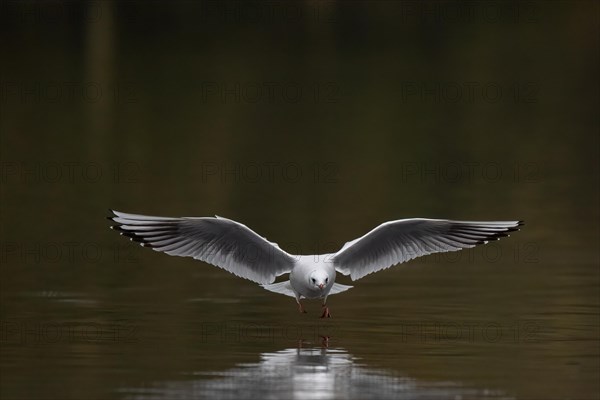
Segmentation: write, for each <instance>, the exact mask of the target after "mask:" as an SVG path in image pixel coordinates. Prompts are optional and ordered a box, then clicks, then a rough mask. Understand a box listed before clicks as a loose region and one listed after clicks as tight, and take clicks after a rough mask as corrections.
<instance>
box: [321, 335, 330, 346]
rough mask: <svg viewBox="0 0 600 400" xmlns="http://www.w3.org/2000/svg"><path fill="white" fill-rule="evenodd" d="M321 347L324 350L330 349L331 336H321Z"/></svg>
mask: <svg viewBox="0 0 600 400" xmlns="http://www.w3.org/2000/svg"><path fill="white" fill-rule="evenodd" d="M321 346H322V347H324V348H328V347H329V336H321Z"/></svg>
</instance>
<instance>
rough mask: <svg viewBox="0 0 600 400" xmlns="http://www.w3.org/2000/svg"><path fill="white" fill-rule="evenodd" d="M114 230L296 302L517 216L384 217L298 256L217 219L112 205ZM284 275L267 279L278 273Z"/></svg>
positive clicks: (464, 243)
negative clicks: (332, 248) (324, 249)
mask: <svg viewBox="0 0 600 400" xmlns="http://www.w3.org/2000/svg"><path fill="white" fill-rule="evenodd" d="M111 212H112V213H113V216H111V217H109V219H111V220H113V221H114V222H116V223H117V225H115V226H113V227H112V228H114V229H117V230H119V231H120V232H121V234H122V235H126V236H129V237H130V238H131V239H132V240H136V241H138V242H140V243H141V245H142V246H147V247H150V248H153V249H154V250H156V251H161V252H165V253H167V254H169V255H175V256H185V257H193V258H195V259H198V260H202V261H204V262H207V263H209V264H213V265H216V266H218V267H220V268H223V269H225V270H227V271H229V272H231V273H233V274H235V275H237V276H239V277H242V278H245V279H249V280H251V281H254V282H256V283H259V284H261V286H262V287H263V288H265V289H267V290H269V291H272V292H275V293H280V294H284V295H286V296H291V297H294V298H296V301H297V303H298V307H299V310H300V311H301V312H305V311H304V308H303V307H302V303H301V302H300V300H301V299H302V298H306V299H322V300H323V314H322V316H321V317H330V314H329V309H328V307H327V305H326V301H327V296H330V295H333V294H337V293H340V292H343V291H346V290H348V289H350V288H351V287H352V286H347V285H342V284H339V283H335V278H336V272H339V273H341V274H343V275H350V277H351V278H352V280H357V279H360V278H362V277H364V276H365V275H368V274H370V273H373V272H377V271H381V270H383V269H386V268H389V267H391V266H393V265H396V264H400V263H403V262H406V261H409V260H411V259H413V258H416V257H420V256H424V255H428V254H432V253H438V252H447V251H457V250H461V249H464V248H471V247H474V246H476V245H478V244H483V243H487V242H488V241H490V240H497V239H498V238H500V237H503V236H508V233H509V232H512V231H515V230H518V227H519V226H520V225H522V224H523V222H522V221H493V222H492V221H489V222H488V221H485V222H482V221H451V220H443V219H426V218H413V219H402V220H397V221H389V222H385V223H383V224H381V225H379V226H378V227H376V228H375V229H373V230H371V231H370V232H369V233H367V234H366V235H364V236H362V237H360V238H358V239H355V240H352V241H350V242H348V243H346V244H345V245H344V246H343V247H342V248H341V249H340V250H339V251H338V252H336V253H333V254H321V255H301V256H296V255H292V254H289V253H287V252H285V251H284V250H282V249H281V248H280V247H279V246H278V245H277V244H276V243H272V242H269V241H267V239H265V238H263V237H261V236H259V235H257V234H256V233H255V232H254V231H252V230H251V229H250V228H248V227H247V226H245V225H242V224H240V223H239V222H235V221H233V220H230V219H227V218H222V217H215V218H212V217H183V218H169V217H153V216H148V215H139V214H127V213H123V212H119V211H112V210H111ZM288 273H289V277H290V279H289V280H288V281H283V282H279V283H273V282H274V281H275V278H276V277H277V276H279V275H283V274H288Z"/></svg>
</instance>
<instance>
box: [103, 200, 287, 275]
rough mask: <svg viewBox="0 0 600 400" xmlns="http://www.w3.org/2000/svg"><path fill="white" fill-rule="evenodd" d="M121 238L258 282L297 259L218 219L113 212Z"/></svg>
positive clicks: (280, 271) (236, 223) (233, 223)
mask: <svg viewBox="0 0 600 400" xmlns="http://www.w3.org/2000/svg"><path fill="white" fill-rule="evenodd" d="M111 212H112V213H113V216H111V217H109V219H111V220H113V221H114V222H116V223H117V225H115V226H113V227H112V228H113V229H116V230H118V231H120V232H121V234H122V235H125V236H128V237H130V238H131V239H132V240H135V241H138V242H140V243H141V244H142V246H147V247H150V248H152V249H153V250H156V251H161V252H164V253H167V254H169V255H173V256H182V257H193V258H195V259H197V260H201V261H205V262H207V263H209V264H213V265H216V266H218V267H220V268H223V269H225V270H227V271H229V272H231V273H233V274H235V275H237V276H239V277H242V278H246V279H249V280H251V281H254V282H257V283H271V282H273V281H275V277H276V276H278V275H282V274H284V273H287V272H290V271H291V269H292V268H293V266H294V258H293V257H292V256H291V255H289V254H288V253H286V252H285V251H283V250H281V249H280V248H279V246H276V245H273V244H272V243H270V242H268V241H267V240H266V239H264V238H263V237H261V236H259V235H258V234H256V233H255V232H254V231H252V230H251V229H250V228H248V227H247V226H245V225H242V224H240V223H238V222H235V221H233V220H230V219H227V218H223V217H217V218H211V217H200V218H195V217H194V218H192V217H184V218H168V217H154V216H149V215H138V214H128V213H123V212H120V211H112V210H111Z"/></svg>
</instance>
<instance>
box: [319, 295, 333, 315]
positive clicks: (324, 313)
mask: <svg viewBox="0 0 600 400" xmlns="http://www.w3.org/2000/svg"><path fill="white" fill-rule="evenodd" d="M321 318H331V314H330V313H329V307H327V296H325V298H324V299H323V314H321Z"/></svg>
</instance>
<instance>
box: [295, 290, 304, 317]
mask: <svg viewBox="0 0 600 400" xmlns="http://www.w3.org/2000/svg"><path fill="white" fill-rule="evenodd" d="M296 303H298V311H300V312H301V313H304V314H306V310H305V309H304V307H303V306H302V303H300V295H299V294H298V293H296Z"/></svg>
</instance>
